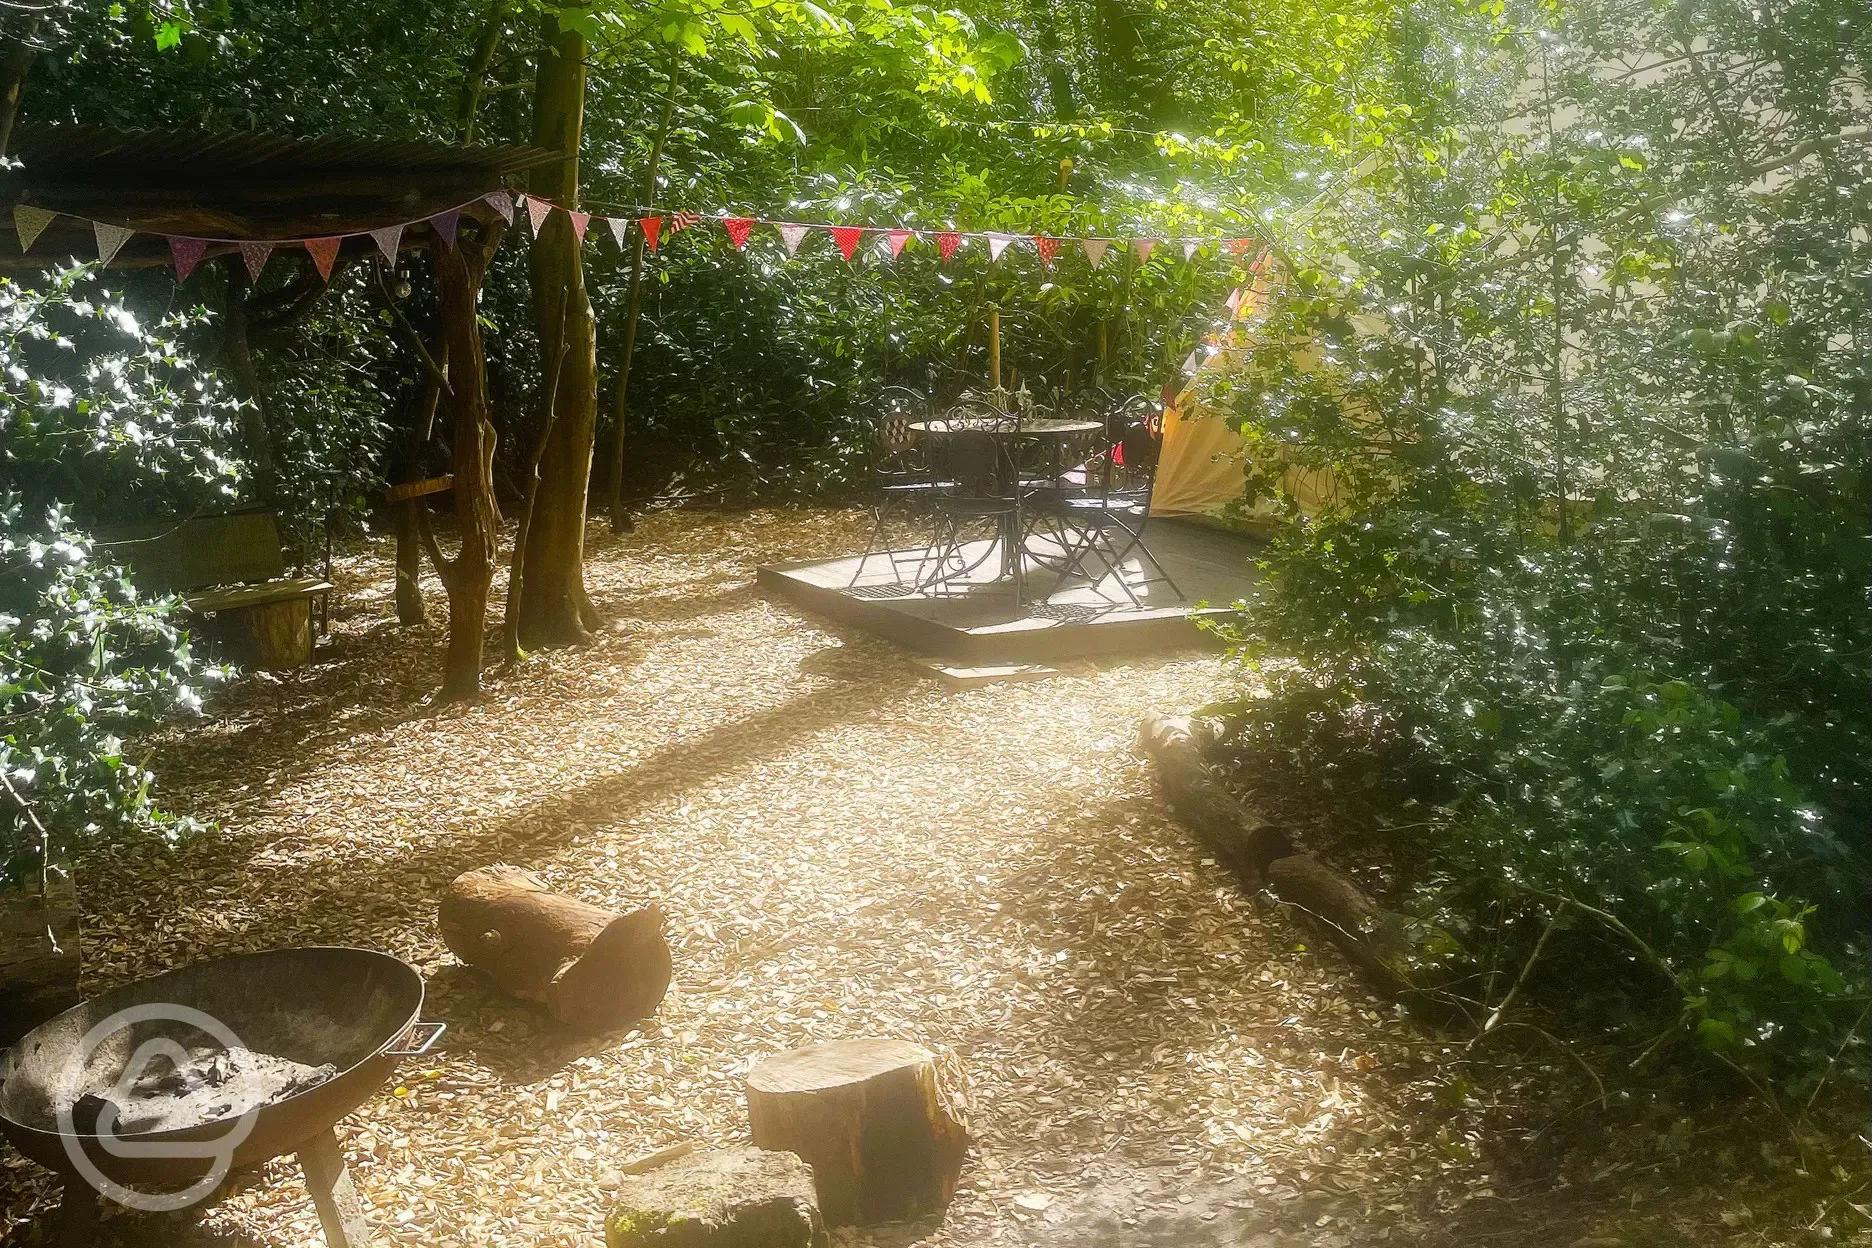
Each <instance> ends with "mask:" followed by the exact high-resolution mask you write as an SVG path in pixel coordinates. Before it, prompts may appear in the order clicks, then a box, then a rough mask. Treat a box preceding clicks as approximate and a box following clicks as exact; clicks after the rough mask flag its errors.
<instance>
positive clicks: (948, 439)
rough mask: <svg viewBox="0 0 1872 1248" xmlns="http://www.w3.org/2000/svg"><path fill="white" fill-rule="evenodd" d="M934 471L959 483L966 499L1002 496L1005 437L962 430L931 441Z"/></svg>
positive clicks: (974, 430)
mask: <svg viewBox="0 0 1872 1248" xmlns="http://www.w3.org/2000/svg"><path fill="white" fill-rule="evenodd" d="M929 458H930V473H931V475H932V476H934V477H936V478H938V479H939V480H943V481H953V482H955V483H956V487H957V491H958V493H959V495H960V496H961V497H964V498H1000V497H1002V496H1003V494H1004V493H1005V491H1004V488H1003V481H1004V472H1005V465H1004V463H1003V459H1002V454H1001V439H999V438H997V437H995V436H994V434H992V433H990V432H988V431H987V430H985V429H959V430H957V431H955V432H953V433H946V434H942V435H940V436H938V437H935V438H932V439H931V440H930V450H929Z"/></svg>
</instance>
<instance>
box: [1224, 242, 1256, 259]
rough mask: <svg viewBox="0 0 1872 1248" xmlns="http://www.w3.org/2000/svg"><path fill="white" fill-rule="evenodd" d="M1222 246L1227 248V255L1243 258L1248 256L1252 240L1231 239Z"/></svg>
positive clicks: (1252, 243) (1252, 244)
mask: <svg viewBox="0 0 1872 1248" xmlns="http://www.w3.org/2000/svg"><path fill="white" fill-rule="evenodd" d="M1223 245H1224V246H1225V247H1227V248H1228V253H1229V255H1231V256H1244V255H1247V254H1248V249H1249V248H1250V247H1253V246H1254V239H1252V238H1231V239H1229V240H1228V241H1227V242H1226V243H1224V244H1223Z"/></svg>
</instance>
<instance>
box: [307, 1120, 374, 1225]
mask: <svg viewBox="0 0 1872 1248" xmlns="http://www.w3.org/2000/svg"><path fill="white" fill-rule="evenodd" d="M299 1168H300V1169H301V1170H304V1171H305V1181H306V1187H307V1188H309V1189H310V1190H311V1192H312V1203H313V1204H315V1205H317V1206H318V1215H319V1222H320V1223H321V1224H322V1225H323V1226H324V1227H325V1243H326V1248H370V1228H369V1227H368V1226H366V1225H365V1224H364V1209H363V1207H362V1206H361V1205H359V1204H358V1197H357V1188H355V1187H353V1186H351V1175H350V1173H349V1172H348V1171H347V1170H346V1169H345V1163H344V1154H342V1153H340V1152H339V1151H338V1135H337V1133H336V1132H335V1131H329V1130H327V1131H321V1132H319V1133H318V1134H317V1135H315V1136H313V1137H312V1138H311V1139H309V1140H307V1141H306V1142H305V1143H304V1144H301V1145H300V1146H299Z"/></svg>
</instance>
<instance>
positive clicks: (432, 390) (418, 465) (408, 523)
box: [396, 350, 448, 624]
mask: <svg viewBox="0 0 1872 1248" xmlns="http://www.w3.org/2000/svg"><path fill="white" fill-rule="evenodd" d="M441 364H442V366H443V367H444V368H447V367H448V352H447V351H446V350H443V351H442V359H441ZM441 398H442V387H441V386H440V385H439V384H437V382H436V379H435V378H433V377H431V376H429V375H428V374H427V373H426V372H425V373H424V374H423V379H422V391H421V393H420V394H418V396H417V398H416V409H415V417H414V419H412V420H411V421H410V429H409V439H408V441H407V442H406V443H405V456H404V471H405V475H407V476H408V477H409V478H410V479H411V480H415V479H416V478H417V477H420V476H421V475H422V453H423V448H424V447H426V446H428V445H429V438H430V436H431V434H432V433H433V432H434V430H435V416H436V405H437V403H438V402H440V400H441ZM428 505H429V500H428V499H426V498H406V499H404V500H403V501H402V502H400V503H398V504H397V505H396V613H397V623H399V624H421V623H422V622H423V620H424V619H425V618H426V617H425V615H424V613H423V596H422V557H423V556H422V542H421V536H422V517H421V516H420V515H419V514H418V511H419V509H421V508H424V507H427V506H428Z"/></svg>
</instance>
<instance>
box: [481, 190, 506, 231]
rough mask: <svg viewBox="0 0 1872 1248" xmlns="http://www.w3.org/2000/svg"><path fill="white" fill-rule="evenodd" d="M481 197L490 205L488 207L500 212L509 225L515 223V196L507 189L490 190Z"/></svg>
mask: <svg viewBox="0 0 1872 1248" xmlns="http://www.w3.org/2000/svg"><path fill="white" fill-rule="evenodd" d="M481 198H482V200H483V202H485V203H486V204H487V205H488V207H490V208H492V209H493V210H494V211H495V212H498V213H500V215H501V220H503V221H505V222H506V223H507V224H508V225H512V224H513V219H514V201H513V196H511V195H509V194H508V193H507V192H506V191H489V192H488V193H487V194H485V195H483V196H482V197H481Z"/></svg>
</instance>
